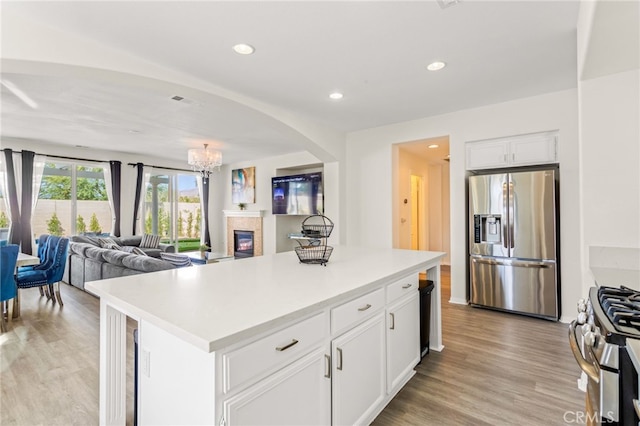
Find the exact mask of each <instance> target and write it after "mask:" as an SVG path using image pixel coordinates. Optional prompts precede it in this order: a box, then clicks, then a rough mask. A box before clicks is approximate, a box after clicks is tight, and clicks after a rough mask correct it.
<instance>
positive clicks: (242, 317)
mask: <svg viewBox="0 0 640 426" xmlns="http://www.w3.org/2000/svg"><path fill="white" fill-rule="evenodd" d="M443 256H444V253H441V252H424V251H409V250H396V249H380V248H365V247H349V246H336V247H334V251H333V254H332V257H331V258H330V260H329V263H328V264H327V265H326V266H320V265H310V264H301V263H299V262H298V259H297V257H296V255H295V253H293V252H286V253H279V254H275V255H268V256H260V257H254V258H247V259H241V260H236V261H232V262H223V263H216V264H210V265H204V266H201V267H197V268H196V267H191V268H181V269H175V270H168V271H161V272H154V273H148V274H143V275H136V276H130V277H121V278H116V279H109V280H101V281H94V282H89V283H87V285H86V288H87V290H88V291H90V292H92V293H94V294H96V295H98V296H99V297H100V423H101V424H125V420H126V419H125V413H126V409H125V408H126V407H125V404H126V402H125V394H126V392H125V390H126V383H125V382H126V368H125V367H126V354H125V352H126V351H125V347H126V344H125V343H126V317H127V316H129V317H131V318H133V319H135V320H137V321H138V327H139V348H140V350H139V355H138V361H139V365H140V368H139V371H138V378H139V391H138V402H139V406H138V419H139V422H140V423H141V424H225V425H233V424H251V423H258V424H295V423H298V424H301V423H305V424H330V423H332V422H333V423H334V424H345V423H348V424H352V423H368V422H370V421H372V420H373V419H374V418H375V416H377V414H378V413H379V412H380V411H381V410H382V409H383V408H384V406H385V405H386V404H387V403H388V402H389V401H390V400H391V399H392V398H393V396H395V394H396V393H397V392H398V391H399V390H400V389H401V388H402V386H404V384H405V383H406V382H407V381H408V380H409V379H410V378H411V376H412V375H413V374H415V372H414V370H413V367H415V365H416V363H417V362H418V361H419V319H418V318H419V297H418V273H420V272H426V273H427V278H428V279H430V280H432V281H434V283H435V288H434V290H433V292H432V297H431V333H430V346H431V349H433V350H436V351H439V350H442V348H443V346H442V337H441V323H440V266H439V265H440V259H441V258H442V257H443Z"/></svg>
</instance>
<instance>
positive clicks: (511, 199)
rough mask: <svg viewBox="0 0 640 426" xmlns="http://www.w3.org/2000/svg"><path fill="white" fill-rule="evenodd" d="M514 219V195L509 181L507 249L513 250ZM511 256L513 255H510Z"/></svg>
mask: <svg viewBox="0 0 640 426" xmlns="http://www.w3.org/2000/svg"><path fill="white" fill-rule="evenodd" d="M515 217H516V203H515V194H514V192H513V182H512V181H511V180H509V218H508V219H509V247H510V248H515V244H514V242H515V240H516V236H515V230H514V228H513V220H514V218H515ZM511 256H513V254H511Z"/></svg>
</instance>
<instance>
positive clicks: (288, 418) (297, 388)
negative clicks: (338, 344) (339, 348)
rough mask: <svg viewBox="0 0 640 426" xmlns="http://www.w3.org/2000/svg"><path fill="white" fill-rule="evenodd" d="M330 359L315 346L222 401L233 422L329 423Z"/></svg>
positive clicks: (228, 417) (324, 351)
mask: <svg viewBox="0 0 640 426" xmlns="http://www.w3.org/2000/svg"><path fill="white" fill-rule="evenodd" d="M330 371H331V367H330V362H329V357H328V354H327V353H326V350H325V348H318V349H317V350H315V351H314V352H312V353H311V354H309V355H307V356H305V357H303V358H302V359H300V360H299V361H296V362H295V363H293V364H291V365H290V366H288V367H285V368H283V369H282V370H280V371H278V372H277V373H275V374H273V375H271V376H269V377H267V378H266V379H264V380H262V381H261V382H259V383H257V384H256V385H254V386H252V387H250V388H249V389H247V390H245V391H243V392H240V393H239V394H238V395H236V396H234V397H231V398H229V399H227V400H226V401H225V402H224V403H223V410H224V421H225V424H227V425H229V426H233V425H265V426H266V425H296V426H298V425H328V424H331V379H330Z"/></svg>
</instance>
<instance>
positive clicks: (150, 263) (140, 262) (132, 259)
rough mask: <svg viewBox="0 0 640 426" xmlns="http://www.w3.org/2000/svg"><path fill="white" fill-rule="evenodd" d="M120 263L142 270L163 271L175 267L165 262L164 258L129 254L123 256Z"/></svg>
mask: <svg viewBox="0 0 640 426" xmlns="http://www.w3.org/2000/svg"><path fill="white" fill-rule="evenodd" d="M122 264H123V265H124V266H126V267H127V268H130V269H135V270H137V271H144V272H155V271H164V270H166V269H174V268H175V266H173V265H172V264H171V263H169V262H165V261H164V260H160V259H156V258H153V257H149V256H136V255H129V256H127V257H125V258H123V260H122Z"/></svg>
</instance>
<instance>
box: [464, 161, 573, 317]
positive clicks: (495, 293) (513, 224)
mask: <svg viewBox="0 0 640 426" xmlns="http://www.w3.org/2000/svg"><path fill="white" fill-rule="evenodd" d="M468 184H469V279H470V293H471V304H472V305H476V306H483V307H488V308H494V309H499V310H505V311H512V312H517V313H522V314H526V315H533V316H538V317H542V318H547V319H552V320H557V319H558V318H559V316H560V308H559V306H560V303H559V295H560V280H559V276H560V274H559V264H558V251H559V244H558V218H559V215H558V203H557V200H558V197H557V195H558V194H557V189H558V168H557V167H554V168H550V169H543V170H517V169H514V170H512V171H509V172H505V173H495V174H478V175H473V176H469V179H468Z"/></svg>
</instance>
